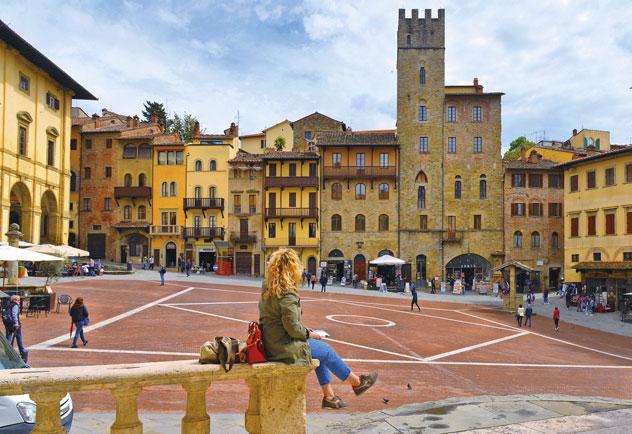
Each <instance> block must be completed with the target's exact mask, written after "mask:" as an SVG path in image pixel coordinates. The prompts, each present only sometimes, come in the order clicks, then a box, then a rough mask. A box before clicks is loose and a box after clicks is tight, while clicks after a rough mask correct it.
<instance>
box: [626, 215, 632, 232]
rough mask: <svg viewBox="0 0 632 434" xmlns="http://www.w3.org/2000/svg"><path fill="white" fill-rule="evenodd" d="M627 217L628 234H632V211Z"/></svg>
mask: <svg viewBox="0 0 632 434" xmlns="http://www.w3.org/2000/svg"><path fill="white" fill-rule="evenodd" d="M626 217H627V225H626V226H627V228H626V229H627V231H626V232H627V233H629V234H632V211H628V213H627V214H626Z"/></svg>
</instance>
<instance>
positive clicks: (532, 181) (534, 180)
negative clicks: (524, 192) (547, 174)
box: [529, 173, 542, 188]
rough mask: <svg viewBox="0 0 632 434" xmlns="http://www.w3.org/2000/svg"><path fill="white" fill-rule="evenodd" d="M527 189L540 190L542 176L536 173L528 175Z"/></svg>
mask: <svg viewBox="0 0 632 434" xmlns="http://www.w3.org/2000/svg"><path fill="white" fill-rule="evenodd" d="M529 187H531V188H542V175H540V174H537V173H531V174H529Z"/></svg>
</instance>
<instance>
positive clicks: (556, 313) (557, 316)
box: [553, 306, 560, 331]
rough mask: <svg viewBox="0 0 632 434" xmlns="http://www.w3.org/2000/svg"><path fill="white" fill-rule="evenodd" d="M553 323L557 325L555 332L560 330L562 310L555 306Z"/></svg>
mask: <svg viewBox="0 0 632 434" xmlns="http://www.w3.org/2000/svg"><path fill="white" fill-rule="evenodd" d="M553 323H554V324H555V331H559V330H560V310H559V309H558V308H557V306H555V310H554V311H553Z"/></svg>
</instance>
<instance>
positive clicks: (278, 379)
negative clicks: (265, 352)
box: [245, 371, 308, 434]
mask: <svg viewBox="0 0 632 434" xmlns="http://www.w3.org/2000/svg"><path fill="white" fill-rule="evenodd" d="M307 372H308V371H299V372H298V373H291V374H290V373H283V375H279V374H276V375H257V376H255V377H251V378H248V379H246V383H247V384H248V387H249V388H250V400H249V402H248V410H247V411H246V415H245V426H246V431H248V432H249V433H250V434H273V433H274V434H284V433H291V434H301V433H305V426H306V419H305V377H306V375H307Z"/></svg>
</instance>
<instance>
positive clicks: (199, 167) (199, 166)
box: [194, 160, 202, 172]
mask: <svg viewBox="0 0 632 434" xmlns="http://www.w3.org/2000/svg"><path fill="white" fill-rule="evenodd" d="M194 167H195V168H194V170H195V171H196V172H201V171H202V160H195V165H194Z"/></svg>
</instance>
